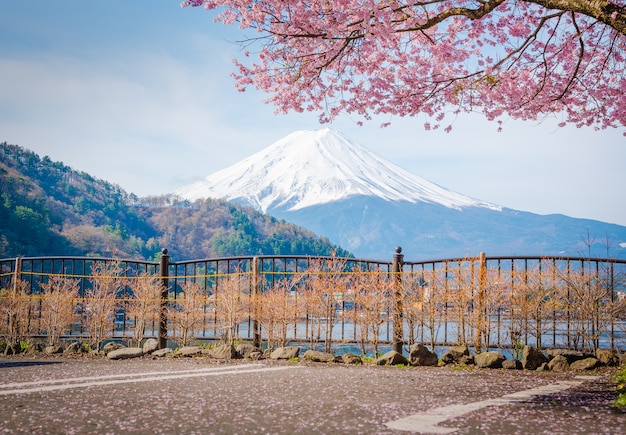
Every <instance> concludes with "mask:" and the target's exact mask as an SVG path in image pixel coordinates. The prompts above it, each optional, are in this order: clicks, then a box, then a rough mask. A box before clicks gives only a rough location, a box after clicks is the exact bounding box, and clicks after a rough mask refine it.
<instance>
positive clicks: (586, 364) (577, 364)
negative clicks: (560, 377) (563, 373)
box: [569, 357, 600, 372]
mask: <svg viewBox="0 0 626 435" xmlns="http://www.w3.org/2000/svg"><path fill="white" fill-rule="evenodd" d="M599 365H600V361H598V359H597V358H594V357H590V358H585V359H581V360H578V361H574V362H573V363H572V364H570V365H569V368H570V370H574V371H577V372H578V371H585V370H593V369H595V368H596V367H598V366H599Z"/></svg>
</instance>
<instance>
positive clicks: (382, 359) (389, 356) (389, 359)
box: [374, 350, 409, 366]
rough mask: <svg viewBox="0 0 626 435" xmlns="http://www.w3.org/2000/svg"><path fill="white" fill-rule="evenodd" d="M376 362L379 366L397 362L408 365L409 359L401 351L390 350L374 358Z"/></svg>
mask: <svg viewBox="0 0 626 435" xmlns="http://www.w3.org/2000/svg"><path fill="white" fill-rule="evenodd" d="M374 363H375V364H376V365H378V366H395V365H397V364H404V365H408V364H409V360H408V359H407V358H406V357H405V356H404V355H402V354H401V353H400V352H396V351H395V350H390V351H389V352H387V353H386V354H384V355H381V356H379V357H378V358H376V359H375V360H374Z"/></svg>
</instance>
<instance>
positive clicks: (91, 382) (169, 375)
mask: <svg viewBox="0 0 626 435" xmlns="http://www.w3.org/2000/svg"><path fill="white" fill-rule="evenodd" d="M294 368H298V366H279V367H266V366H262V365H255V366H248V365H241V366H228V367H221V368H207V369H204V370H188V371H186V373H181V372H180V371H170V372H153V373H146V374H142V373H127V374H123V375H115V376H114V375H106V376H101V377H98V376H92V377H85V378H71V379H59V380H56V382H54V381H53V380H48V381H43V382H24V383H21V384H22V386H29V385H33V386H32V387H30V388H12V389H6V390H4V389H0V396H7V395H10V394H27V393H37V392H42V391H56V390H68V389H72V388H88V387H96V386H103V385H117V384H130V383H136V382H156V381H164V380H170V379H185V378H198V377H203V376H221V375H229V374H235V373H260V372H269V371H278V370H288V369H294ZM130 376H133V378H130V379H119V378H124V377H130ZM112 377H114V378H117V379H111V378H112ZM98 379H101V380H98ZM53 382H54V383H60V382H73V383H69V384H61V385H41V384H42V383H53ZM4 387H6V386H0V388H4Z"/></svg>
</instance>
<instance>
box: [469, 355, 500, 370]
mask: <svg viewBox="0 0 626 435" xmlns="http://www.w3.org/2000/svg"><path fill="white" fill-rule="evenodd" d="M504 360H506V357H505V356H504V355H503V354H502V352H497V351H490V352H482V353H479V354H477V355H476V356H475V357H474V361H475V362H476V365H477V366H478V367H479V368H481V369H501V368H502V363H503V362H504Z"/></svg>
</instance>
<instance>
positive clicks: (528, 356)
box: [522, 346, 548, 370]
mask: <svg viewBox="0 0 626 435" xmlns="http://www.w3.org/2000/svg"><path fill="white" fill-rule="evenodd" d="M544 362H545V363H547V362H548V358H547V357H546V356H545V355H544V354H543V353H542V352H541V351H540V350H539V349H537V348H536V347H532V346H524V352H523V353H522V367H524V368H525V369H526V370H537V368H538V367H539V366H540V365H541V364H543V363H544Z"/></svg>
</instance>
